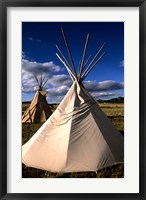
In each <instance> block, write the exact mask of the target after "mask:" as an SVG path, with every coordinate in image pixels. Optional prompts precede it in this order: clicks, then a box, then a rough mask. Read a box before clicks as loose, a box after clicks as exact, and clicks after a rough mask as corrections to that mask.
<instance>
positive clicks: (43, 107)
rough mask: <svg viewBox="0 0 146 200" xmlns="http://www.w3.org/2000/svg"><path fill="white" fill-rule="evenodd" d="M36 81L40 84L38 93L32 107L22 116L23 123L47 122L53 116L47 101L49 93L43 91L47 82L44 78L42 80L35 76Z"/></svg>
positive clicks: (31, 104)
mask: <svg viewBox="0 0 146 200" xmlns="http://www.w3.org/2000/svg"><path fill="white" fill-rule="evenodd" d="M35 79H36V81H37V83H38V90H37V91H36V93H35V95H34V98H33V100H32V102H31V103H30V106H29V107H28V109H27V110H26V111H25V112H24V114H23V116H22V123H39V122H45V121H46V120H47V119H48V118H49V117H50V115H51V114H52V111H51V110H50V108H49V105H48V103H47V101H46V94H47V91H43V87H44V86H45V84H46V82H47V80H45V81H44V78H43V77H42V76H41V77H40V79H39V78H38V77H37V76H35Z"/></svg>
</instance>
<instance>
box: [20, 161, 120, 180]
mask: <svg viewBox="0 0 146 200" xmlns="http://www.w3.org/2000/svg"><path fill="white" fill-rule="evenodd" d="M22 178H124V164H118V165H113V166H111V167H107V168H104V169H102V170H99V171H97V172H72V173H52V172H48V171H43V170H40V169H35V168H31V167H26V166H25V165H24V164H22Z"/></svg>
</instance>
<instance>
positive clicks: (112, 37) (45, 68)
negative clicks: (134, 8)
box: [22, 22, 124, 103]
mask: <svg viewBox="0 0 146 200" xmlns="http://www.w3.org/2000/svg"><path fill="white" fill-rule="evenodd" d="M61 27H63V28H64V31H65V33H66V36H67V40H68V43H69V46H70V50H71V53H72V57H73V60H74V63H75V66H76V69H77V68H78V65H79V62H80V61H81V58H82V54H83V50H84V44H85V41H86V36H87V34H88V33H89V34H90V36H89V42H88V47H87V52H86V58H85V61H86V60H87V58H88V57H89V55H91V56H92V58H93V57H94V55H95V54H96V53H97V51H98V50H99V48H100V47H101V45H102V44H103V43H104V42H106V45H105V47H104V49H103V50H102V52H101V54H102V53H103V52H104V51H105V52H106V54H105V56H104V57H103V58H102V59H101V60H100V62H99V63H98V64H97V65H96V66H95V67H94V69H93V70H92V71H91V72H90V73H89V75H88V76H87V77H86V79H84V82H83V84H84V86H85V87H86V88H87V90H88V91H89V92H90V93H91V94H92V95H93V96H94V97H95V98H97V99H111V98H116V97H119V96H124V23H123V22H23V23H22V101H31V100H32V98H33V96H34V93H35V91H36V90H37V83H36V81H35V79H34V77H33V74H37V75H38V76H39V75H40V74H42V75H43V76H44V77H45V78H48V82H47V84H46V85H45V88H44V89H45V90H47V91H48V95H47V100H48V103H59V102H60V101H61V100H62V98H63V97H64V95H65V94H66V93H67V91H68V90H69V88H70V86H71V84H72V80H71V78H70V76H69V74H68V72H67V70H66V69H65V67H64V65H63V64H62V63H61V62H60V60H59V59H58V58H57V56H56V54H55V53H56V52H58V50H57V49H56V47H55V45H56V44H57V45H58V46H59V48H60V49H61V51H62V52H63V54H64V55H65V57H66V58H67V59H68V61H69V57H68V54H67V50H66V47H65V44H64V40H63V37H62V33H61ZM101 54H100V55H101Z"/></svg>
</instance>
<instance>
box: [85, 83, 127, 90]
mask: <svg viewBox="0 0 146 200" xmlns="http://www.w3.org/2000/svg"><path fill="white" fill-rule="evenodd" d="M84 86H85V88H86V89H87V90H88V91H90V92H100V91H113V90H119V89H124V83H121V82H116V81H113V80H106V81H102V82H98V83H97V82H96V81H85V82H84Z"/></svg>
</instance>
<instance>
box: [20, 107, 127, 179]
mask: <svg viewBox="0 0 146 200" xmlns="http://www.w3.org/2000/svg"><path fill="white" fill-rule="evenodd" d="M28 105H29V104H23V105H22V113H24V111H25V110H26V109H27V107H28ZM49 106H50V108H51V110H52V112H54V110H55V109H56V108H57V106H58V105H49ZM99 106H100V107H101V109H102V110H103V112H105V114H106V115H107V116H108V117H109V119H110V120H111V121H112V123H113V124H114V125H115V127H116V128H117V129H118V131H120V132H121V134H123V135H124V104H121V103H101V104H99ZM41 125H42V123H35V124H22V144H25V143H26V142H27V141H28V140H29V139H30V138H31V137H32V136H33V134H34V133H35V132H36V131H37V130H38V129H39V128H40V127H41ZM22 177H23V178H123V177H124V164H119V165H115V166H111V167H107V168H105V169H102V170H100V171H98V172H97V173H95V172H76V173H52V172H47V171H43V170H39V169H34V168H31V167H26V166H25V165H23V164H22Z"/></svg>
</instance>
